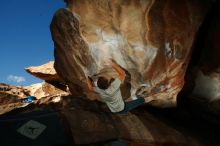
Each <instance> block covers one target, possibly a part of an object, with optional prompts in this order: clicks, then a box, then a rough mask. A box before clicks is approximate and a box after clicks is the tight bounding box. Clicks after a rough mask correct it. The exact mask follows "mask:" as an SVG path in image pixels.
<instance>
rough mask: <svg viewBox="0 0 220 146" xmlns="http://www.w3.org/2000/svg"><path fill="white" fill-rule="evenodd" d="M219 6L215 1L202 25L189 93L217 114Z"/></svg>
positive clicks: (219, 97) (219, 91)
mask: <svg viewBox="0 0 220 146" xmlns="http://www.w3.org/2000/svg"><path fill="white" fill-rule="evenodd" d="M219 6H220V3H219V2H217V3H216V4H215V6H214V7H213V9H212V11H211V12H210V14H209V16H208V19H207V20H206V25H204V26H205V27H206V29H205V32H203V35H202V36H201V37H200V39H199V41H200V42H201V43H200V44H201V45H200V46H201V47H202V48H198V50H197V52H195V53H198V54H201V55H200V56H199V57H198V61H197V64H196V65H194V70H195V71H194V73H195V87H194V89H193V91H192V94H191V97H193V98H194V99H195V100H196V99H197V100H198V101H200V100H201V101H203V102H204V105H203V106H205V107H206V108H207V107H208V109H209V110H211V111H212V112H216V113H218V114H219V113H220V50H219V48H220V41H219V38H220V10H219ZM203 28H204V27H203ZM203 40H204V41H203ZM200 46H198V47H200ZM193 57H194V56H193ZM189 82H192V81H189ZM187 83H188V82H187Z"/></svg>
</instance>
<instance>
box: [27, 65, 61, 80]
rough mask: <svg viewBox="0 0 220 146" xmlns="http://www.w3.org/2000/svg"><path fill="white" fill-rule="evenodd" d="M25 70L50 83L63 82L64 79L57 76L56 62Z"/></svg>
mask: <svg viewBox="0 0 220 146" xmlns="http://www.w3.org/2000/svg"><path fill="white" fill-rule="evenodd" d="M25 70H26V71H27V72H28V73H30V74H31V75H33V76H35V77H37V78H39V79H42V80H45V81H48V82H62V79H61V78H60V77H59V76H58V75H57V73H56V71H55V69H54V61H50V62H48V63H45V64H42V65H40V66H31V67H27V68H25Z"/></svg>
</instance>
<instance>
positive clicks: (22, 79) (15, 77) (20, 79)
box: [7, 75, 26, 83]
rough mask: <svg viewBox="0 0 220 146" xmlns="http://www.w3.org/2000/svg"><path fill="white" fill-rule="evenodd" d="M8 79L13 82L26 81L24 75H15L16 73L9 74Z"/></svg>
mask: <svg viewBox="0 0 220 146" xmlns="http://www.w3.org/2000/svg"><path fill="white" fill-rule="evenodd" d="M7 80H8V81H11V82H16V83H21V82H25V81H26V80H25V78H24V77H22V76H15V75H9V76H8V78H7Z"/></svg>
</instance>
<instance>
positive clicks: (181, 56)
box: [51, 0, 208, 107]
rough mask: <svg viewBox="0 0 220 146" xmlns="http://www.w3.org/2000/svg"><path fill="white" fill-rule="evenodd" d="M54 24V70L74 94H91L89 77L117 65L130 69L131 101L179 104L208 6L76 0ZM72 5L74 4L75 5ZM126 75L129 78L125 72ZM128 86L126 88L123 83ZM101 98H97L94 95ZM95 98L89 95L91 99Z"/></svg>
mask: <svg viewBox="0 0 220 146" xmlns="http://www.w3.org/2000/svg"><path fill="white" fill-rule="evenodd" d="M69 2H70V3H69V9H68V10H67V9H60V10H58V11H57V12H56V14H55V15H54V18H53V20H52V23H51V32H52V37H53V40H54V43H55V69H56V71H57V73H58V74H59V76H60V77H62V78H63V79H64V80H65V81H66V83H67V84H68V85H69V87H70V91H71V92H72V94H74V95H81V96H82V95H86V94H87V96H94V94H88V92H89V89H88V86H87V84H86V81H87V80H88V76H93V75H95V74H100V73H101V74H105V73H103V70H105V69H106V68H109V67H110V68H112V63H113V64H114V65H115V66H117V67H118V68H120V69H121V70H122V71H123V70H124V71H126V77H129V76H130V77H129V78H130V80H126V79H125V81H124V84H126V85H130V88H125V93H126V95H128V97H129V98H135V94H137V92H138V91H139V90H140V89H141V88H144V89H143V90H144V91H145V92H146V93H147V95H146V97H145V99H146V102H147V103H149V104H152V105H155V106H158V107H171V106H175V105H176V96H177V94H178V93H179V91H180V90H181V89H182V86H183V84H184V75H185V70H186V67H187V64H188V61H189V58H190V54H191V48H192V44H193V42H194V39H195V36H196V33H197V30H198V28H199V26H200V24H201V22H202V20H203V17H204V16H205V14H206V11H207V8H208V3H206V2H205V1H200V0H182V1H176V0H163V1H155V0H112V1H108V0H96V1H93V0H87V1H85V0H74V1H71V0H70V1H69ZM71 2H73V3H72V5H71ZM124 75H125V74H124ZM122 86H123V85H122ZM95 96H97V95H95ZM88 98H90V97H88ZM97 98H98V97H97Z"/></svg>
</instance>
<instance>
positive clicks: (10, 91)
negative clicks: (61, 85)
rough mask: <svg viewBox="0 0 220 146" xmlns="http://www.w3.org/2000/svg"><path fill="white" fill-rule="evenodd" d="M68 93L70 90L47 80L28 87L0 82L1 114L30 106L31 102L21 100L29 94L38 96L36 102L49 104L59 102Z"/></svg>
mask: <svg viewBox="0 0 220 146" xmlns="http://www.w3.org/2000/svg"><path fill="white" fill-rule="evenodd" d="M67 95H69V93H68V92H65V91H63V90H61V89H58V88H56V87H55V86H53V85H51V84H49V83H46V82H43V83H37V84H33V85H30V86H26V87H21V86H12V85H7V84H2V83H0V115H1V114H5V113H7V112H10V111H12V110H14V109H17V108H21V107H25V106H28V105H29V103H23V102H21V100H22V99H23V98H26V97H27V96H35V97H36V98H37V100H36V101H35V102H34V104H49V103H51V102H58V101H59V100H60V98H61V96H67Z"/></svg>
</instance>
